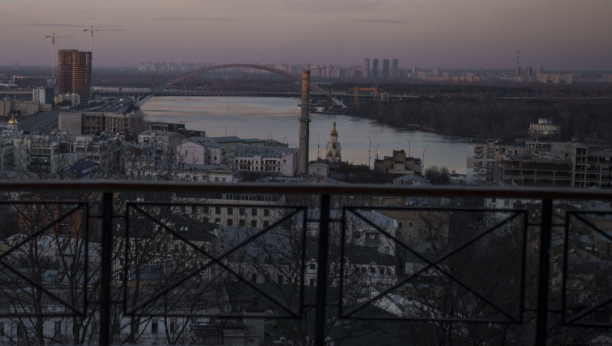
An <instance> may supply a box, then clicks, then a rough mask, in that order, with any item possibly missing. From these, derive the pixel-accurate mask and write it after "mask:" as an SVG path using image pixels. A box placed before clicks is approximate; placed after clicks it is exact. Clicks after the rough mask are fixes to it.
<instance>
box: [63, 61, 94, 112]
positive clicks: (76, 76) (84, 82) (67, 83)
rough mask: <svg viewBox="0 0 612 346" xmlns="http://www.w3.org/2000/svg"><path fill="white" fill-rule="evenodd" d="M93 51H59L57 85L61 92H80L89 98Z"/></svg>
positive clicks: (84, 98)
mask: <svg viewBox="0 0 612 346" xmlns="http://www.w3.org/2000/svg"><path fill="white" fill-rule="evenodd" d="M91 54H92V53H91V52H79V51H78V50H64V49H60V50H59V51H58V57H57V86H58V93H59V94H78V95H80V96H81V100H83V101H84V100H88V99H89V90H90V87H91Z"/></svg>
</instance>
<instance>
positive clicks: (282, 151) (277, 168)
mask: <svg viewBox="0 0 612 346" xmlns="http://www.w3.org/2000/svg"><path fill="white" fill-rule="evenodd" d="M234 167H235V168H237V169H238V170H240V171H255V172H277V173H279V175H281V176H283V177H294V176H295V175H296V174H297V168H298V150H297V149H296V148H266V147H264V148H261V147H246V146H240V147H237V148H236V149H235V151H234Z"/></svg>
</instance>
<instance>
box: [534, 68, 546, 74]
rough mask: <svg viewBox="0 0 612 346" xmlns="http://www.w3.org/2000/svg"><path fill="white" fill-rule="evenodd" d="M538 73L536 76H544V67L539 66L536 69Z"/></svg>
mask: <svg viewBox="0 0 612 346" xmlns="http://www.w3.org/2000/svg"><path fill="white" fill-rule="evenodd" d="M536 71H537V72H536V74H542V73H544V67H543V66H538V67H537V68H536Z"/></svg>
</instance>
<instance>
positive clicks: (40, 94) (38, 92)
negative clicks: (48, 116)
mask: <svg viewBox="0 0 612 346" xmlns="http://www.w3.org/2000/svg"><path fill="white" fill-rule="evenodd" d="M54 97H55V90H54V89H53V88H35V89H32V101H38V102H39V103H40V104H51V103H53V101H54V99H53V98H54Z"/></svg>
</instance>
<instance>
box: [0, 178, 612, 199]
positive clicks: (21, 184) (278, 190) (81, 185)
mask: <svg viewBox="0 0 612 346" xmlns="http://www.w3.org/2000/svg"><path fill="white" fill-rule="evenodd" d="M28 190H36V191H88V192H118V191H141V192H147V191H151V192H189V193H215V192H218V193H258V194H263V195H269V194H298V195H299V194H304V195H329V194H331V195H383V196H384V195H389V196H429V197H497V198H530V199H535V200H542V199H582V200H585V199H586V200H589V199H604V200H612V191H601V190H598V191H593V190H586V189H585V190H576V189H567V190H560V189H552V188H539V189H534V188H521V189H510V188H490V187H489V188H480V187H474V188H465V187H455V186H448V187H446V186H445V187H436V186H429V187H412V186H406V185H372V184H364V185H352V184H343V185H317V184H304V183H296V184H280V183H261V184H259V183H185V182H174V181H173V182H172V184H168V183H167V182H139V181H110V180H98V181H95V182H86V181H70V182H67V181H5V182H0V191H28Z"/></svg>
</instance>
